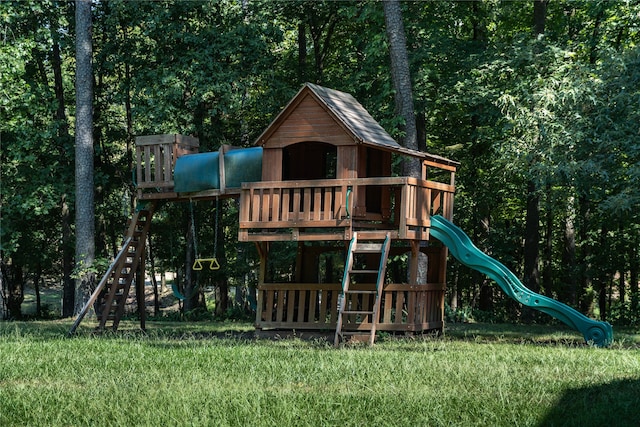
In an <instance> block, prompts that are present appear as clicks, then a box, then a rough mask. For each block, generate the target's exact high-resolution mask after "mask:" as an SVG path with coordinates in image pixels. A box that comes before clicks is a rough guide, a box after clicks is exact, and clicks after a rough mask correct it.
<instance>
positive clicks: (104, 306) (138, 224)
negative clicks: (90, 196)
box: [69, 203, 155, 335]
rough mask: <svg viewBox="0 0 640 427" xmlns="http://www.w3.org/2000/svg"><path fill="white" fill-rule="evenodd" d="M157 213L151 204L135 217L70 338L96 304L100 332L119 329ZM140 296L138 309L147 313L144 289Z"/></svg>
mask: <svg viewBox="0 0 640 427" xmlns="http://www.w3.org/2000/svg"><path fill="white" fill-rule="evenodd" d="M154 210H155V204H154V203H151V204H149V205H148V206H145V207H144V208H142V209H139V210H138V211H137V212H135V213H134V214H133V216H132V218H131V220H130V222H129V226H128V227H127V231H126V234H125V236H124V243H123V245H122V249H120V252H119V253H118V255H117V256H116V257H115V259H114V260H113V262H112V263H111V265H110V266H109V268H108V269H107V271H106V273H105V274H104V276H103V277H102V279H101V280H100V283H98V286H97V287H96V289H95V291H94V292H93V294H92V295H91V297H90V298H89V301H87V303H86V304H85V306H84V307H83V308H82V311H81V312H80V314H79V315H78V318H77V319H76V321H75V323H74V324H73V326H72V327H71V329H70V330H69V335H72V334H73V333H74V332H75V330H76V328H77V327H78V325H80V322H82V319H83V318H84V317H85V315H86V314H87V312H88V311H89V309H90V308H91V306H93V305H94V304H95V310H96V316H97V318H98V321H99V322H100V323H99V325H98V330H104V329H105V328H107V327H108V326H110V327H111V329H112V330H114V331H116V330H117V329H118V324H119V323H120V320H121V319H122V316H123V315H124V308H125V304H126V302H127V298H128V296H129V290H130V288H131V284H132V283H133V280H134V278H135V275H136V272H137V271H138V268H139V267H140V266H141V265H142V263H143V262H144V254H145V244H146V241H147V234H148V233H149V228H150V226H151V217H152V216H153V212H154ZM141 293H142V295H140V294H138V306H139V309H141V310H144V305H143V304H144V291H143V290H142V291H141Z"/></svg>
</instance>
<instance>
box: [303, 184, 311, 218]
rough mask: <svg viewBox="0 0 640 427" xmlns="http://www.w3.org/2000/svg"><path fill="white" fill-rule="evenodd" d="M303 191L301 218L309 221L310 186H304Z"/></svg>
mask: <svg viewBox="0 0 640 427" xmlns="http://www.w3.org/2000/svg"><path fill="white" fill-rule="evenodd" d="M303 191H304V193H303V207H302V215H301V217H302V219H303V220H304V221H311V219H312V218H311V188H308V187H307V188H305V189H304V190H303Z"/></svg>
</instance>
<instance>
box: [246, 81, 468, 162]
mask: <svg viewBox="0 0 640 427" xmlns="http://www.w3.org/2000/svg"><path fill="white" fill-rule="evenodd" d="M307 92H311V93H312V94H313V95H314V97H315V98H316V100H317V101H318V102H320V103H321V104H322V105H323V106H324V108H325V109H326V110H327V112H328V113H329V114H330V115H331V116H333V117H334V119H335V120H336V121H337V122H338V123H339V124H340V125H341V126H342V127H343V128H344V129H345V130H346V131H348V132H349V133H350V134H351V135H352V136H353V137H354V139H355V140H356V141H357V142H358V143H361V144H365V145H369V146H374V147H376V148H380V149H383V150H387V151H392V152H397V153H401V154H405V155H408V156H412V157H418V158H422V159H433V160H436V161H438V162H440V163H448V164H458V163H457V162H455V161H453V160H449V159H446V158H444V157H440V156H436V155H433V154H429V153H424V152H421V151H416V150H410V149H408V148H405V147H403V146H401V145H400V144H398V143H397V142H396V140H394V139H393V138H392V137H391V135H389V133H387V131H386V130H384V128H383V127H382V126H380V124H379V123H378V122H377V121H376V120H375V119H374V118H373V117H372V116H371V114H369V112H368V111H367V110H366V109H365V108H364V107H363V106H362V104H360V103H359V102H358V101H357V100H356V99H355V98H354V97H353V96H352V95H351V94H348V93H346V92H341V91H339V90H335V89H329V88H326V87H323V86H319V85H316V84H313V83H305V84H304V86H303V87H302V88H301V89H300V91H299V92H298V93H297V94H296V96H294V97H293V98H292V99H291V101H289V103H288V104H287V106H286V107H285V108H284V109H283V110H282V111H281V112H280V114H278V116H277V117H276V118H275V119H274V120H273V122H272V123H271V124H270V125H269V127H267V129H266V130H265V131H264V132H263V133H262V134H261V135H260V136H259V137H258V139H257V140H256V145H262V144H263V143H264V140H265V138H266V137H267V135H268V134H269V133H270V132H272V131H273V128H274V127H277V124H278V123H280V122H281V121H282V120H283V117H285V116H287V115H288V114H290V112H291V110H292V109H293V108H295V105H296V101H297V100H298V99H299V98H300V97H302V96H304V94H306V93H307Z"/></svg>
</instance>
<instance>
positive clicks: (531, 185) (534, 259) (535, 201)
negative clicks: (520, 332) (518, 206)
mask: <svg viewBox="0 0 640 427" xmlns="http://www.w3.org/2000/svg"><path fill="white" fill-rule="evenodd" d="M539 199H540V198H539V196H538V194H537V193H536V184H535V182H533V180H530V181H529V182H528V184H527V214H526V224H525V238H524V285H525V286H526V287H527V288H529V289H530V290H532V291H533V292H538V291H539V290H540V271H539V263H540V259H539V258H540V229H539V226H540V207H539V204H540V200H539ZM523 317H524V319H523V320H524V321H525V322H531V321H533V320H534V319H535V312H534V311H533V310H523Z"/></svg>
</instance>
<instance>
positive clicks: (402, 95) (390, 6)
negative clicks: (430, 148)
mask: <svg viewBox="0 0 640 427" xmlns="http://www.w3.org/2000/svg"><path fill="white" fill-rule="evenodd" d="M382 4H383V6H384V21H385V26H386V32H387V38H388V39H389V55H390V57H391V79H392V80H393V87H394V89H395V92H396V93H395V100H396V114H397V115H399V116H400V117H402V118H403V119H404V129H403V130H404V137H403V138H401V144H402V145H403V146H404V147H406V148H409V149H411V150H418V132H417V127H416V115H415V111H414V106H413V90H412V88H411V73H410V70H409V55H408V53H407V39H406V36H405V32H404V23H403V22H402V11H401V9H400V2H399V1H398V0H389V1H385V2H383V3H382ZM403 169H404V171H403V172H404V175H406V176H412V177H416V178H420V177H421V174H422V166H421V164H420V161H419V160H418V159H414V158H410V159H405V160H404V163H403Z"/></svg>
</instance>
